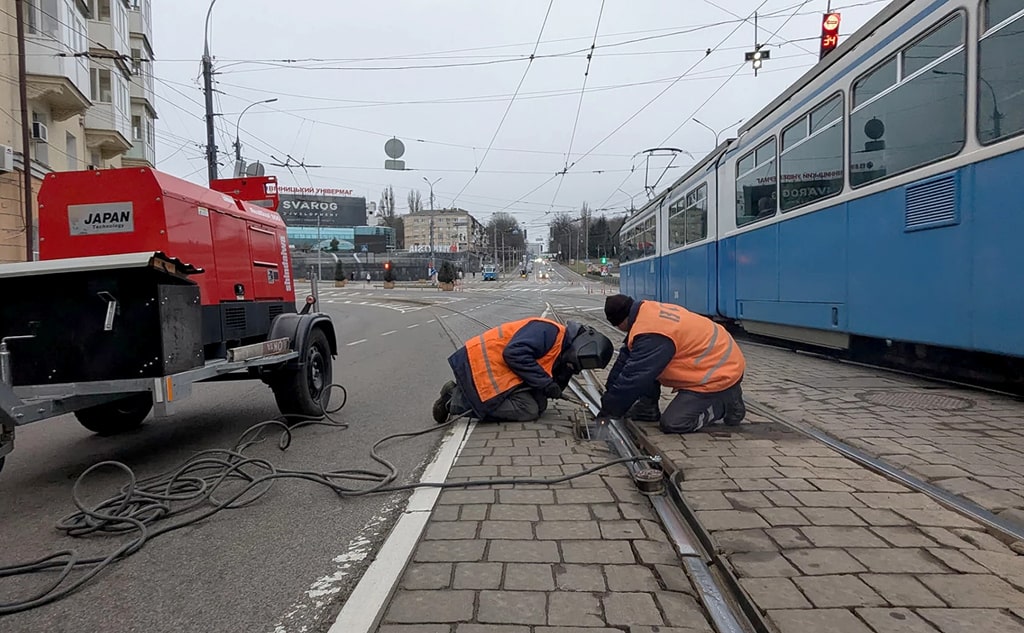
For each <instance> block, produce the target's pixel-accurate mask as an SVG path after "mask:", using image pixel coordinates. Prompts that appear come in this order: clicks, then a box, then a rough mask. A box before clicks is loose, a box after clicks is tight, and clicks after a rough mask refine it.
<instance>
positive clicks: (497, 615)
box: [463, 591, 547, 624]
mask: <svg viewBox="0 0 1024 633" xmlns="http://www.w3.org/2000/svg"><path fill="white" fill-rule="evenodd" d="M479 596H480V597H479V599H480V606H479V608H478V610H477V614H478V615H477V618H476V619H477V620H479V621H480V622H493V623H496V624H547V613H546V612H545V608H546V603H547V596H546V594H544V593H541V592H539V591H482V592H480V594H479ZM463 619H465V620H468V619H471V618H463Z"/></svg>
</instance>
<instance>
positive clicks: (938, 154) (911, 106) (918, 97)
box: [850, 50, 967, 187]
mask: <svg viewBox="0 0 1024 633" xmlns="http://www.w3.org/2000/svg"><path fill="white" fill-rule="evenodd" d="M964 59H965V58H964V51H963V50H961V51H960V52H959V53H957V54H956V55H954V56H952V57H950V58H948V59H946V60H945V61H944V62H942V63H941V64H938V65H936V66H934V67H932V68H931V70H930V71H927V72H925V73H923V74H921V75H918V76H916V77H914V78H913V79H911V80H909V81H905V82H904V83H902V84H901V85H899V86H898V87H896V88H895V89H894V90H892V91H891V92H889V93H887V94H885V95H884V96H882V97H881V98H879V99H876V100H875V101H872V102H871V103H869V104H867V105H865V106H862V107H861V108H859V109H858V110H855V111H854V112H853V113H852V114H851V116H850V184H851V185H853V186H854V187H857V186H860V185H864V184H867V183H870V182H875V181H877V180H881V179H883V178H887V177H889V176H893V175H896V174H899V173H903V172H905V171H908V170H910V169H913V168H915V167H920V166H922V165H926V164H928V163H931V162H934V161H936V160H939V159H942V158H946V157H949V156H953V155H955V154H957V153H958V152H959V151H960V150H961V149H962V148H963V146H964V139H965V135H966V130H965V127H966V126H965V122H966V118H967V99H966V95H967V79H966V77H967V75H966V72H965V71H966V65H965V62H964Z"/></svg>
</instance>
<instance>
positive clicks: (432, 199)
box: [423, 176, 441, 270]
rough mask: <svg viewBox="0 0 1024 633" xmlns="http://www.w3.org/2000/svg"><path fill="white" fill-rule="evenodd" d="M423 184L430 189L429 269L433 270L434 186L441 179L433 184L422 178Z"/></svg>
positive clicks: (439, 180)
mask: <svg viewBox="0 0 1024 633" xmlns="http://www.w3.org/2000/svg"><path fill="white" fill-rule="evenodd" d="M423 182H425V183H427V186H428V187H430V269H431V270H434V185H436V184H437V183H439V182H441V179H440V178H438V179H437V180H435V181H434V182H430V181H429V180H427V177H426V176H424V177H423Z"/></svg>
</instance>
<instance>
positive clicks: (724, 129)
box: [691, 119, 743, 147]
mask: <svg viewBox="0 0 1024 633" xmlns="http://www.w3.org/2000/svg"><path fill="white" fill-rule="evenodd" d="M691 121H693V122H694V123H696V124H697V125H699V126H701V127H703V128H706V129H707V130H709V131H710V132H711V133H712V134H714V135H715V147H718V137H719V136H721V134H722V132H724V131H726V130H728V129H729V128H731V127H732V126H734V125H738V124H740V123H743V119H740V120H739V121H736V123H730V124H729V125H727V126H725V127H723V128H722V129H721V130H719V131H717V132H716V131H715V130H714V128H712V127H710V126H709V125H707V124H705V123H702V122H700V121H698V120H697V119H691Z"/></svg>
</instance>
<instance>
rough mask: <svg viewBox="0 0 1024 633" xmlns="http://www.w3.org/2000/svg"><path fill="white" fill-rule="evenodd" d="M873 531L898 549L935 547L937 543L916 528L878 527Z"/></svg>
mask: <svg viewBox="0 0 1024 633" xmlns="http://www.w3.org/2000/svg"><path fill="white" fill-rule="evenodd" d="M871 531H872V532H874V533H875V534H877V535H878V536H880V537H882V538H883V539H885V540H886V541H888V542H889V543H891V544H892V545H894V546H896V547H934V546H935V541H933V540H932V539H930V538H928V537H927V536H925V534H924V533H923V532H921V530H919V529H917V528H915V527H909V526H907V527H877V528H872V530H871Z"/></svg>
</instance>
